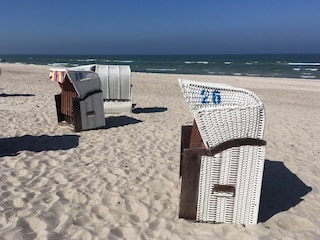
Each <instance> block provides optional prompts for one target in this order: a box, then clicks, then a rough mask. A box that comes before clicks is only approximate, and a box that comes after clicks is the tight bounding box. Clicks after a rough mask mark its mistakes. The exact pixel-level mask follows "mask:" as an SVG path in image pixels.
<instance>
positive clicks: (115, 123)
mask: <svg viewBox="0 0 320 240" xmlns="http://www.w3.org/2000/svg"><path fill="white" fill-rule="evenodd" d="M140 122H142V121H141V120H139V119H135V118H132V117H128V116H116V117H107V118H105V129H109V128H114V127H123V126H127V125H130V124H136V123H140Z"/></svg>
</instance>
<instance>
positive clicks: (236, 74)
mask: <svg viewBox="0 0 320 240" xmlns="http://www.w3.org/2000/svg"><path fill="white" fill-rule="evenodd" d="M233 75H234V76H242V73H233Z"/></svg>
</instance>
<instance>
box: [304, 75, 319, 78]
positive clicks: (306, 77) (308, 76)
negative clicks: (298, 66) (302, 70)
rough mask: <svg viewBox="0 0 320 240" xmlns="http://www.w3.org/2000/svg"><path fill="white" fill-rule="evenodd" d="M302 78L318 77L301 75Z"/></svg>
mask: <svg viewBox="0 0 320 240" xmlns="http://www.w3.org/2000/svg"><path fill="white" fill-rule="evenodd" d="M301 77H302V78H316V76H313V75H301Z"/></svg>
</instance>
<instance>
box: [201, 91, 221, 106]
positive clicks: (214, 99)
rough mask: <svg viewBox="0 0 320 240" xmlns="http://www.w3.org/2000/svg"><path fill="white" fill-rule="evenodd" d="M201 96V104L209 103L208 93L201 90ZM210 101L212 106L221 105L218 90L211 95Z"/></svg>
mask: <svg viewBox="0 0 320 240" xmlns="http://www.w3.org/2000/svg"><path fill="white" fill-rule="evenodd" d="M201 96H202V100H201V103H202V104H208V103H210V100H209V97H210V92H209V91H208V90H206V89H202V90H201ZM211 101H212V103H214V104H220V103H221V95H220V92H219V91H218V90H216V89H215V90H214V91H212V93H211Z"/></svg>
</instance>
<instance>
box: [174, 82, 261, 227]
mask: <svg viewBox="0 0 320 240" xmlns="http://www.w3.org/2000/svg"><path fill="white" fill-rule="evenodd" d="M179 83H180V87H181V90H182V92H183V95H184V97H185V98H186V100H187V102H188V104H189V106H190V109H191V111H192V113H193V116H194V119H195V122H196V124H197V127H198V129H199V132H200V135H201V138H202V141H203V143H204V145H205V149H201V151H200V154H198V155H195V156H199V158H200V159H199V161H200V163H199V176H198V177H196V179H197V181H198V183H197V184H198V185H196V187H195V189H197V191H198V192H197V193H196V194H197V197H196V199H197V206H196V207H195V209H196V211H195V212H196V214H195V215H196V216H191V217H190V214H189V213H188V214H184V212H185V208H186V206H188V204H185V203H184V202H183V201H182V202H181V203H180V217H184V216H186V217H185V218H189V219H193V220H196V221H200V222H214V223H237V224H254V223H257V218H258V211H259V202H260V191H261V183H262V176H263V168H264V156H265V144H266V143H265V141H264V140H263V139H262V138H263V133H264V126H265V112H264V106H263V104H262V102H261V101H260V100H259V98H258V97H257V96H256V95H255V94H254V93H252V92H250V91H248V90H245V89H241V88H234V87H231V86H229V85H226V84H213V83H200V82H194V81H190V80H181V79H180V80H179ZM196 152H198V153H199V150H196ZM186 153H188V151H186ZM186 159H189V158H188V157H187V158H186ZM189 160H190V159H189ZM188 164H189V163H188ZM188 164H184V162H183V161H182V165H184V166H182V168H183V169H182V187H181V195H182V198H183V199H188V198H190V196H187V197H186V194H189V193H187V192H186V191H185V190H184V188H186V186H185V185H186V183H187V182H188V181H186V179H184V178H188V176H186V174H183V172H184V171H185V172H187V171H188V170H187V169H185V168H186V166H189V165H188ZM193 194H194V193H193ZM183 199H182V200H183ZM191 215H192V214H191Z"/></svg>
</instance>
